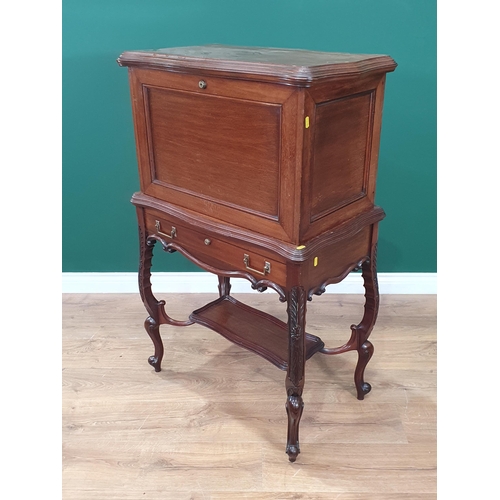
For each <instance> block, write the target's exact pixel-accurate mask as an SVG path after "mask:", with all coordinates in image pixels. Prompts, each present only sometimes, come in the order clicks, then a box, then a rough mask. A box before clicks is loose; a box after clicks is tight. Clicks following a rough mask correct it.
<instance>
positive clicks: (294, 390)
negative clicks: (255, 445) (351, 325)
mask: <svg viewBox="0 0 500 500" xmlns="http://www.w3.org/2000/svg"><path fill="white" fill-rule="evenodd" d="M287 312H288V333H289V340H288V368H287V374H286V381H285V386H286V394H287V399H286V405H285V407H286V413H287V415H288V435H287V443H286V453H287V454H288V457H289V460H290V462H295V460H296V459H297V456H298V454H299V453H300V445H299V423H300V418H301V416H302V411H303V409H304V402H303V400H302V390H303V389H304V376H305V317H306V293H305V291H304V289H303V288H302V287H294V288H292V289H291V290H290V292H289V293H288V308H287Z"/></svg>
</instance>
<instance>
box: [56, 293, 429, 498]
mask: <svg viewBox="0 0 500 500" xmlns="http://www.w3.org/2000/svg"><path fill="white" fill-rule="evenodd" d="M216 297H217V295H216V294H186V295H179V296H174V295H167V296H166V297H161V298H162V299H163V298H166V300H167V310H168V311H169V314H171V315H172V316H173V317H175V318H178V319H185V318H186V317H187V316H188V315H189V314H190V312H191V311H192V310H194V309H196V308H199V307H201V306H203V305H204V304H205V303H207V302H209V301H211V300H214V299H215V298H216ZM237 298H238V299H239V300H241V301H242V302H244V303H247V304H249V305H251V306H252V307H255V308H257V309H261V310H264V311H265V312H268V313H269V314H273V315H275V316H277V317H279V318H280V319H282V320H284V321H286V306H285V305H284V304H282V303H280V302H279V301H278V300H277V297H276V294H269V293H265V294H248V295H238V296H237ZM363 303H364V301H363V297H362V296H358V295H332V294H325V295H323V296H321V297H317V298H316V297H315V298H314V300H313V302H312V303H310V304H308V315H307V319H308V321H307V331H308V332H309V333H312V334H314V335H319V336H320V337H321V338H322V339H323V340H324V341H325V343H326V344H327V346H329V347H332V346H336V345H341V344H343V343H344V342H345V341H346V340H347V339H348V338H349V334H350V329H349V326H350V325H351V324H352V323H358V322H359V320H360V319H361V317H362V312H363ZM146 316H147V313H146V311H145V310H144V307H143V305H142V303H141V301H140V298H139V296H138V294H119V295H118V294H116V295H112V294H109V295H107V294H99V295H98V294H95V295H92V294H68V295H64V296H63V353H62V357H63V359H62V361H63V362H62V365H63V388H62V394H63V400H62V413H63V430H62V432H63V498H64V499H65V500H80V499H81V500H84V499H85V500H94V499H102V500H104V499H106V500H128V499H139V498H162V499H166V500H170V499H172V500H184V499H186V500H187V499H189V500H198V499H203V500H229V499H231V500H233V499H241V500H256V499H262V500H268V499H271V498H272V499H277V500H280V499H282V500H314V499H317V500H323V499H339V500H354V499H356V500H365V499H366V500H368V499H369V500H396V499H397V500H406V499H408V500H409V499H412V500H430V499H431V498H436V297H435V296H425V295H418V296H408V295H404V296H395V295H389V296H382V297H381V307H380V313H379V317H378V321H377V324H376V326H375V328H374V331H373V333H372V337H371V339H372V342H373V344H374V346H375V354H374V356H373V358H372V360H371V361H370V363H369V364H368V367H367V369H366V374H365V378H366V380H367V381H369V382H370V383H371V384H372V387H373V390H372V392H371V393H370V394H368V395H367V396H366V398H365V400H364V401H358V400H357V399H356V396H355V387H354V380H353V375H354V367H355V364H356V359H357V354H356V353H352V352H351V353H345V354H342V355H338V356H324V355H321V354H316V355H315V356H313V358H312V359H311V360H309V361H308V362H307V365H306V381H305V388H304V402H305V409H304V414H303V417H302V421H301V426H300V442H301V448H302V453H301V454H300V455H299V457H298V459H297V462H296V463H295V464H290V463H289V462H288V458H287V455H286V454H285V451H284V449H285V441H286V424H287V419H286V412H285V388H284V379H285V373H284V372H282V371H281V370H279V369H277V368H276V367H274V366H273V365H271V364H270V363H268V362H267V361H265V360H263V359H262V358H260V357H259V356H256V355H255V354H253V353H250V352H248V351H246V350H244V349H242V348H240V347H238V346H236V345H233V344H231V343H230V342H228V341H227V340H226V339H224V338H223V337H221V336H220V335H218V334H217V333H215V332H213V331H211V330H209V329H207V328H204V327H202V326H201V325H192V326H189V327H186V328H181V327H172V326H166V325H162V326H161V330H160V331H161V334H162V338H163V342H164V345H165V356H164V359H163V363H162V371H161V372H160V373H155V372H154V370H153V369H152V368H151V366H149V364H148V363H147V358H148V357H149V356H150V355H151V354H152V353H153V346H152V343H151V341H150V339H149V337H148V336H147V334H146V332H145V330H144V327H143V322H144V319H145V317H146Z"/></svg>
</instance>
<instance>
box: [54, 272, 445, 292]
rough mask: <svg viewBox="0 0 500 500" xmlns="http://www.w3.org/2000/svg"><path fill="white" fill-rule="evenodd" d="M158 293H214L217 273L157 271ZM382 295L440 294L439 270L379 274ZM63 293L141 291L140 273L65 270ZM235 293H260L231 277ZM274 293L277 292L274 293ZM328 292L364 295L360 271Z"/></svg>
mask: <svg viewBox="0 0 500 500" xmlns="http://www.w3.org/2000/svg"><path fill="white" fill-rule="evenodd" d="M151 281H152V284H153V290H154V291H155V292H156V293H210V292H216V291H217V284H218V282H217V276H215V275H214V274H211V273H207V272H193V273H153V274H152V278H151ZM378 283H379V290H380V293H381V294H432V295H434V294H436V293H437V273H378ZM62 292H63V293H139V287H138V281H137V273H63V275H62ZM231 293H257V292H255V291H254V290H252V288H251V287H250V282H248V281H247V280H245V279H241V278H233V279H231ZM273 293H274V292H273ZM326 293H360V294H364V288H363V280H362V278H361V275H360V274H350V275H348V276H347V277H346V278H345V279H344V280H343V281H342V282H341V283H338V284H336V285H330V286H329V287H327V289H326Z"/></svg>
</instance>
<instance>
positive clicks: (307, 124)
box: [305, 116, 309, 128]
mask: <svg viewBox="0 0 500 500" xmlns="http://www.w3.org/2000/svg"><path fill="white" fill-rule="evenodd" d="M305 125H306V128H309V117H308V116H306V119H305Z"/></svg>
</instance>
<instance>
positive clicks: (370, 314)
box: [351, 245, 379, 399]
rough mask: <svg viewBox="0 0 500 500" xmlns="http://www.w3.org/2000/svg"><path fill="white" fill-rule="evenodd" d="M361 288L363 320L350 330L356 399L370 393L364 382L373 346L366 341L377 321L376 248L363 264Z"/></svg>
mask: <svg viewBox="0 0 500 500" xmlns="http://www.w3.org/2000/svg"><path fill="white" fill-rule="evenodd" d="M361 269H362V272H363V286H364V287H365V310H364V314H363V319H362V320H361V323H359V325H352V326H351V330H352V332H353V334H354V335H355V336H356V342H355V345H356V350H357V351H358V363H357V365H356V370H355V372H354V383H355V384H356V391H357V393H358V399H364V397H365V394H368V393H369V392H370V391H371V386H370V384H368V383H367V382H365V381H364V378H363V377H364V373H365V368H366V365H367V364H368V361H370V358H371V357H372V355H373V345H372V343H371V342H370V341H369V340H368V337H369V336H370V333H371V331H372V329H373V326H374V325H375V321H376V320H377V314H378V307H379V293H378V281H377V247H376V245H375V246H374V247H373V249H372V254H371V256H370V259H368V260H367V261H365V262H363V265H362V267H361Z"/></svg>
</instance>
